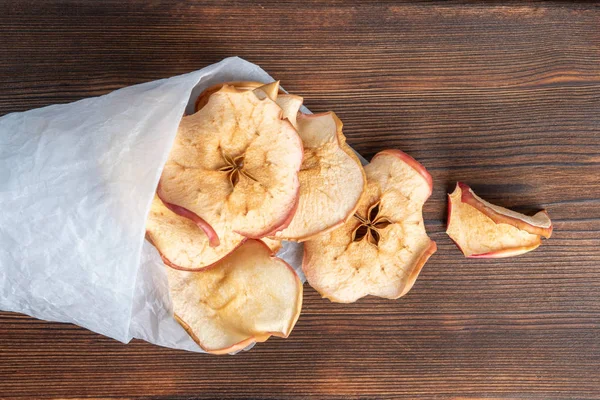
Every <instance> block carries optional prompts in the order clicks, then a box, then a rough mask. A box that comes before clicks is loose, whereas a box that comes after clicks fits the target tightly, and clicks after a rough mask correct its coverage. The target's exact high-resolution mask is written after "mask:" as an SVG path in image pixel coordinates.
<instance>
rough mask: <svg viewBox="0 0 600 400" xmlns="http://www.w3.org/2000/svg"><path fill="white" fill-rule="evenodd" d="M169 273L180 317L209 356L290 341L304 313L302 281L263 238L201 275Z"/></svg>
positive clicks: (175, 310)
mask: <svg viewBox="0 0 600 400" xmlns="http://www.w3.org/2000/svg"><path fill="white" fill-rule="evenodd" d="M166 269H167V276H168V281H169V291H170V293H171V299H172V302H173V312H174V316H175V318H176V319H177V321H178V322H179V323H180V324H181V325H182V326H183V327H184V329H185V330H186V331H187V332H188V334H189V335H190V336H191V337H192V339H193V340H194V341H195V342H196V343H198V345H199V346H200V347H201V348H202V349H203V350H205V351H207V352H209V353H212V354H227V353H232V352H235V351H238V350H241V349H243V348H245V347H247V346H248V345H249V344H252V343H255V342H264V341H265V340H267V339H268V338H269V337H270V336H279V337H287V336H288V335H289V334H290V333H291V331H292V329H293V327H294V325H295V324H296V321H297V320H298V317H299V315H300V310H301V308H302V291H303V290H302V282H301V281H300V279H299V278H298V276H297V275H296V273H295V272H294V270H293V269H292V268H291V267H290V266H289V265H288V264H287V263H286V262H285V261H283V260H281V259H279V258H277V257H274V256H272V252H271V250H270V249H269V248H268V247H267V246H266V245H265V244H264V243H263V242H261V241H260V240H253V239H249V240H247V241H246V242H244V244H242V245H241V246H240V247H238V248H237V249H236V250H235V251H234V252H232V253H231V254H229V255H228V256H226V257H225V258H223V259H222V260H220V261H219V262H217V263H216V264H214V265H213V266H211V267H210V268H206V269H203V270H202V271H199V272H190V271H180V270H175V269H173V268H169V267H167V268H166Z"/></svg>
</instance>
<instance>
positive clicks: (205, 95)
mask: <svg viewBox="0 0 600 400" xmlns="http://www.w3.org/2000/svg"><path fill="white" fill-rule="evenodd" d="M225 85H228V86H233V87H234V88H236V89H238V90H254V89H258V88H260V89H261V90H263V92H265V94H267V96H268V97H269V98H270V99H271V100H275V99H276V98H277V94H278V93H282V92H281V90H280V89H279V81H275V82H271V83H267V84H265V83H262V82H254V81H237V82H228V83H217V84H216V85H213V86H211V87H209V88H208V89H205V90H204V91H203V92H202V93H200V96H198V98H197V99H196V105H195V110H196V111H198V110H200V109H201V108H202V107H204V106H205V105H206V104H207V103H208V99H209V98H210V96H211V95H212V94H213V93H215V92H218V91H219V90H221V89H222V88H223V86H225Z"/></svg>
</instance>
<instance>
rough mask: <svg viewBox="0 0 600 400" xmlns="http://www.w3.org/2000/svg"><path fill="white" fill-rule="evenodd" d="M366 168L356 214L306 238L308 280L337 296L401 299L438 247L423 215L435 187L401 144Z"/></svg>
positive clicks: (345, 298) (345, 299) (342, 298)
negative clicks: (331, 227) (430, 235)
mask: <svg viewBox="0 0 600 400" xmlns="http://www.w3.org/2000/svg"><path fill="white" fill-rule="evenodd" d="M365 172H366V176H367V187H366V190H365V193H364V194H363V196H362V197H361V199H360V202H359V205H358V210H357V211H356V213H355V214H354V216H353V218H352V219H350V220H349V221H348V222H346V223H345V224H344V225H342V226H341V227H339V228H338V229H336V230H334V231H331V232H329V233H326V234H323V235H319V236H317V237H315V238H314V239H311V240H309V241H307V242H306V243H305V244H304V259H303V265H302V268H303V270H304V273H305V274H306V278H307V279H308V283H309V284H310V285H311V286H312V287H313V288H315V289H316V290H317V291H318V292H319V293H320V294H321V295H322V296H323V297H326V298H328V299H330V300H331V301H334V302H340V303H351V302H354V301H356V300H358V299H360V298H361V297H364V296H367V295H374V296H379V297H384V298H388V299H397V298H398V297H400V296H403V295H404V294H406V293H407V292H408V291H409V290H410V289H411V287H412V286H413V284H414V283H415V281H416V279H417V276H418V275H419V272H420V271H421V269H422V267H423V265H424V264H425V262H426V261H427V259H428V258H429V257H430V256H431V255H432V254H433V253H434V252H435V251H436V245H435V242H433V241H432V240H431V239H430V238H429V237H428V236H427V232H426V231H425V226H424V223H423V215H422V207H423V204H424V203H425V201H426V200H427V199H428V198H429V196H430V195H431V190H432V180H431V176H430V175H429V173H428V172H427V170H425V168H424V167H423V166H422V165H421V164H419V163H418V162H417V161H415V160H414V159H413V158H412V157H410V156H409V155H407V154H405V153H403V152H401V151H399V150H384V151H382V152H380V153H378V154H376V155H375V156H374V157H373V159H372V161H371V163H370V164H369V165H367V166H366V167H365Z"/></svg>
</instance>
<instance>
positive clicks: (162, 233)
mask: <svg viewBox="0 0 600 400" xmlns="http://www.w3.org/2000/svg"><path fill="white" fill-rule="evenodd" d="M146 237H147V238H148V240H149V241H150V242H151V243H152V244H153V245H154V247H156V249H157V250H158V252H159V253H160V255H161V257H162V259H163V261H164V262H165V264H167V265H169V266H170V267H172V268H175V269H180V270H188V271H197V270H200V269H202V268H206V267H208V266H210V265H212V264H214V263H215V262H217V261H219V260H220V259H221V258H223V257H225V256H226V255H227V254H229V253H231V252H232V251H233V250H235V249H236V248H237V247H238V246H240V245H241V244H242V242H243V241H244V240H245V238H244V237H243V236H241V235H239V234H237V233H235V232H232V231H224V232H223V235H222V237H221V240H220V245H218V246H212V245H211V240H210V237H209V236H208V235H207V234H206V232H205V231H204V230H203V229H201V228H199V227H198V225H197V224H196V223H195V222H194V221H193V218H186V217H182V216H180V215H178V214H176V213H175V212H173V211H171V209H169V207H168V206H167V205H165V204H164V203H163V202H162V201H161V200H160V198H159V197H158V196H154V199H153V201H152V205H151V207H150V213H149V214H148V218H147V220H146Z"/></svg>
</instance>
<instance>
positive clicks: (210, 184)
mask: <svg viewBox="0 0 600 400" xmlns="http://www.w3.org/2000/svg"><path fill="white" fill-rule="evenodd" d="M281 115H282V110H281V108H280V107H279V106H278V105H277V104H276V103H275V102H274V101H272V100H271V99H270V98H268V97H265V98H263V99H259V98H258V96H257V95H256V94H255V92H254V91H247V90H246V91H240V90H237V89H235V88H233V87H231V86H227V85H225V86H223V87H222V88H221V89H220V90H219V91H217V92H215V93H213V94H212V95H211V96H210V98H209V101H208V103H207V104H206V105H205V106H204V107H203V108H202V109H201V110H200V111H198V112H197V113H195V114H193V115H190V116H187V117H184V118H183V119H182V122H181V124H180V127H179V131H178V133H177V136H176V138H175V142H174V144H173V147H172V149H171V152H170V154H169V159H168V161H167V163H166V165H165V167H164V170H163V173H162V176H161V179H160V185H159V188H158V194H159V196H160V198H161V199H162V200H163V201H164V202H166V203H170V204H173V205H176V206H179V207H182V208H184V209H186V210H189V211H190V212H192V213H194V214H196V215H197V216H199V217H200V218H202V219H203V220H204V221H206V222H207V223H208V224H209V225H210V226H211V227H212V228H213V229H214V231H215V232H216V233H217V235H218V237H219V238H220V239H221V238H222V236H223V235H225V234H226V232H229V231H233V232H236V233H238V234H240V235H242V236H246V237H251V238H261V237H264V236H266V235H270V234H272V233H274V232H276V231H277V230H278V229H283V228H284V227H285V224H286V223H288V222H289V221H290V220H291V216H292V215H293V212H294V211H295V207H296V206H297V204H298V193H299V181H298V171H299V169H300V165H301V163H302V156H303V147H302V142H301V140H300V137H299V136H298V133H297V131H296V129H295V128H294V127H293V126H292V125H291V123H290V122H289V121H287V120H282V119H281Z"/></svg>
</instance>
